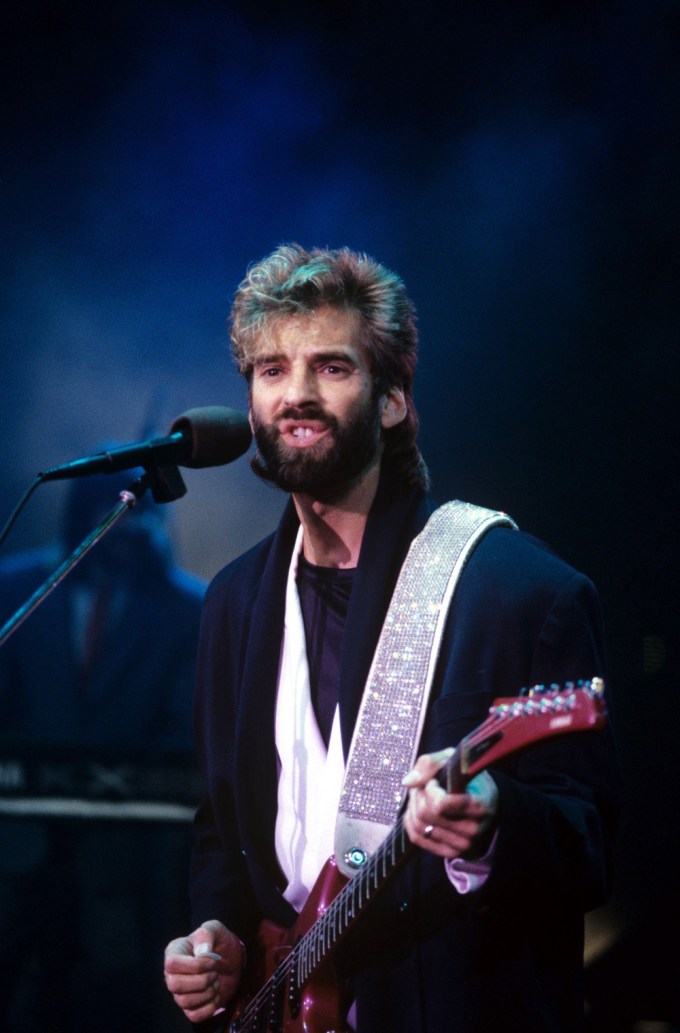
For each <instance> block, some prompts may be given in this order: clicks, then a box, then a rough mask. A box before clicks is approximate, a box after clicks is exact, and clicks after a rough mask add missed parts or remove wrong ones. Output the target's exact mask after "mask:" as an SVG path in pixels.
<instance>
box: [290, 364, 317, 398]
mask: <svg viewBox="0 0 680 1033" xmlns="http://www.w3.org/2000/svg"><path fill="white" fill-rule="evenodd" d="M317 398H318V391H317V384H316V377H315V376H314V370H312V369H310V368H309V367H308V366H307V364H306V363H294V364H293V365H292V366H291V369H290V372H289V374H288V376H287V377H286V390H285V393H284V403H285V404H286V405H293V406H295V405H303V404H304V403H305V402H311V401H316V400H317Z"/></svg>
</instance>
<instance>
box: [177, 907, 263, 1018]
mask: <svg viewBox="0 0 680 1033" xmlns="http://www.w3.org/2000/svg"><path fill="white" fill-rule="evenodd" d="M242 969H243V947H242V944H241V942H240V940H239V939H238V937H236V936H235V935H234V934H233V933H231V932H229V930H228V929H226V928H225V927H224V926H223V925H222V923H221V922H205V923H204V924H203V925H202V926H200V927H199V928H198V929H196V930H195V931H194V932H193V933H191V935H190V936H188V937H182V938H179V939H177V940H172V941H171V943H169V944H168V946H167V947H166V949H165V966H164V973H165V983H166V986H167V987H168V990H169V991H170V993H171V994H172V996H173V997H174V999H175V1001H176V1003H177V1004H178V1006H179V1007H180V1008H181V1009H182V1011H183V1012H184V1014H185V1015H186V1016H187V1018H188V1019H189V1020H190V1021H191V1022H202V1021H203V1020H204V1019H207V1018H210V1017H211V1016H212V1015H215V1014H216V1012H218V1011H219V1010H220V1009H221V1008H224V1006H225V1005H226V1004H227V1003H228V1002H229V1001H230V1000H231V999H232V998H233V997H234V995H235V994H236V992H237V989H238V986H239V983H240V980H241V974H242Z"/></svg>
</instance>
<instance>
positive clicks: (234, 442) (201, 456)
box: [170, 405, 253, 469]
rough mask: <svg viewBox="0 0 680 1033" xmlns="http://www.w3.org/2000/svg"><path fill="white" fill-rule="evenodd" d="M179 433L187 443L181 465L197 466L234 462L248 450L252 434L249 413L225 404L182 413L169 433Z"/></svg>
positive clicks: (195, 467) (196, 467)
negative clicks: (228, 407)
mask: <svg viewBox="0 0 680 1033" xmlns="http://www.w3.org/2000/svg"><path fill="white" fill-rule="evenodd" d="M178 432H179V433H180V434H183V435H184V436H185V437H186V438H187V444H188V447H187V454H186V457H185V458H182V459H181V460H180V462H181V465H182V466H188V467H192V468H194V469H198V468H201V467H205V466H223V465H224V464H225V463H231V462H232V461H233V460H234V459H238V457H239V456H242V455H243V453H244V452H247V451H248V448H249V446H250V442H251V440H252V437H253V435H252V431H251V429H250V424H249V422H248V418H247V416H244V415H243V413H240V412H238V410H236V409H227V408H226V407H225V406H222V405H208V406H205V407H204V408H200V409H189V410H188V411H187V412H185V413H182V415H181V416H178V417H177V419H176V420H175V421H174V422H173V424H172V426H171V427H170V434H175V433H178Z"/></svg>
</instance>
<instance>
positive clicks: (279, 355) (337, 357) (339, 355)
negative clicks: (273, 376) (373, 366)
mask: <svg viewBox="0 0 680 1033" xmlns="http://www.w3.org/2000/svg"><path fill="white" fill-rule="evenodd" d="M309 358H310V359H311V361H312V362H346V363H349V364H350V365H351V366H355V367H358V366H359V362H358V360H357V359H356V357H355V356H354V355H349V354H348V353H347V352H345V351H338V350H337V349H331V348H329V349H328V350H326V349H324V348H319V349H318V350H317V351H315V352H312V353H311V354H310V355H309ZM285 361H287V356H286V355H285V353H284V352H267V353H266V354H265V355H260V356H258V357H257V358H256V359H255V360H254V361H253V365H254V366H255V367H256V368H257V367H259V366H266V365H268V364H269V363H270V362H285Z"/></svg>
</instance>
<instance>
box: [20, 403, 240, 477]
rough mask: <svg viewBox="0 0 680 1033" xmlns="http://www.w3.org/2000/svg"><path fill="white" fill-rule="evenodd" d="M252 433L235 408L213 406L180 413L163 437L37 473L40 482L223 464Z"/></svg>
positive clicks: (237, 452) (229, 461)
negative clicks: (142, 469)
mask: <svg viewBox="0 0 680 1033" xmlns="http://www.w3.org/2000/svg"><path fill="white" fill-rule="evenodd" d="M251 439H252V433H251V430H250V424H249V423H248V419H247V417H246V416H244V415H243V413H240V412H237V411H236V409H227V408H225V407H224V406H221V405H210V406H206V407H205V408H202V409H189V410H188V412H185V413H183V414H182V415H181V416H178V417H177V419H176V420H175V421H174V422H173V424H172V426H171V427H170V433H169V435H168V436H167V437H164V438H149V440H148V441H141V442H139V443H136V444H132V445H122V446H121V447H120V448H112V449H109V450H108V451H104V452H97V453H96V454H95V455H92V456H84V457H83V458H82V459H74V460H73V461H72V462H70V463H64V464H63V465H62V466H53V467H52V469H51V470H45V471H44V472H43V473H40V474H38V479H39V480H41V481H56V480H61V479H63V478H65V477H87V476H89V475H90V474H93V473H116V472H117V471H118V470H129V469H130V468H131V467H135V466H143V467H145V468H147V467H149V466H163V465H173V466H174V465H179V466H188V467H191V468H193V469H199V468H202V467H206V466H224V464H225V463H232V462H233V461H234V459H238V458H239V456H242V455H243V453H244V452H247V451H248V448H249V446H250V442H251Z"/></svg>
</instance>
